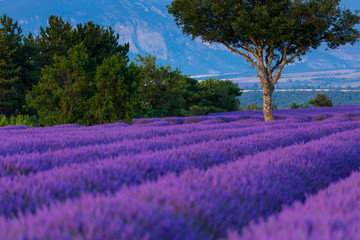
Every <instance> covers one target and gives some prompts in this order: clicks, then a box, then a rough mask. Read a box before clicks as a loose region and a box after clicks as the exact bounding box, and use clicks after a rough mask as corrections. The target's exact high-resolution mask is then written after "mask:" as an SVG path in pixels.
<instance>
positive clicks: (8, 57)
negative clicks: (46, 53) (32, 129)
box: [0, 14, 24, 115]
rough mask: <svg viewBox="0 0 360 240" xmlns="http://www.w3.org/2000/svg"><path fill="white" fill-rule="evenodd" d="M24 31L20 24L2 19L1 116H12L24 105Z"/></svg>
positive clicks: (0, 64)
mask: <svg viewBox="0 0 360 240" xmlns="http://www.w3.org/2000/svg"><path fill="white" fill-rule="evenodd" d="M21 39H22V31H21V28H20V27H19V26H18V23H17V22H15V21H13V19H11V18H10V17H8V16H7V15H6V14H4V15H3V16H2V17H0V114H5V115H10V114H14V113H16V112H18V111H19V108H21V106H22V105H23V104H24V98H23V95H24V92H23V85H22V82H21V78H20V77H19V76H20V71H21V67H20V65H19V64H18V63H19V62H20V58H21V52H20V50H21Z"/></svg>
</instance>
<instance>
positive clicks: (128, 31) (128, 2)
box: [0, 0, 360, 76]
mask: <svg viewBox="0 0 360 240" xmlns="http://www.w3.org/2000/svg"><path fill="white" fill-rule="evenodd" d="M170 2H171V1H170V0H121V1H115V0H109V1H95V0H77V1H69V0H57V1H40V0H32V1H28V0H18V1H13V0H0V14H3V13H6V14H8V15H9V16H10V17H12V18H14V19H15V20H18V21H19V23H20V25H21V26H22V28H23V30H24V33H28V32H29V31H31V32H33V33H35V34H37V33H38V31H39V26H45V25H46V22H47V19H48V17H49V16H50V15H51V14H55V15H60V16H63V17H64V18H65V19H66V20H67V21H69V22H71V23H72V24H73V25H76V24H77V23H81V22H86V21H90V20H93V21H94V22H95V23H98V24H100V25H105V26H110V25H111V26H112V27H113V28H114V29H115V30H116V31H117V32H118V33H120V36H121V42H129V43H130V46H131V57H135V56H136V54H138V53H140V54H142V55H144V54H146V53H150V54H152V55H154V56H156V57H157V58H158V59H160V62H161V63H163V64H166V63H171V64H172V65H173V66H174V67H176V66H181V69H182V72H183V73H185V74H191V75H201V74H217V73H222V74H223V73H229V72H230V73H233V72H236V73H237V74H238V75H241V76H254V75H256V72H255V70H253V69H251V68H249V65H248V64H246V63H245V61H244V60H243V58H242V57H240V56H238V55H234V54H231V53H230V52H229V51H228V50H226V49H225V48H224V47H222V46H219V45H212V46H210V45H207V44H203V43H201V41H199V40H195V41H192V40H191V38H190V37H188V36H186V35H184V34H182V32H181V29H179V28H178V27H177V26H176V24H175V22H174V21H173V20H172V17H171V16H170V15H169V14H168V13H167V8H166V5H167V4H169V3H170ZM343 4H344V5H345V6H346V7H347V8H350V9H355V8H357V9H360V2H359V1H351V0H345V1H343ZM348 68H351V69H358V68H360V44H357V45H356V46H354V47H349V46H346V47H342V48H341V49H339V50H335V51H329V52H325V49H324V48H320V49H319V50H317V51H314V52H313V53H311V54H309V55H307V56H305V57H304V59H303V62H301V63H298V64H296V65H294V66H289V67H287V69H286V70H285V72H304V71H320V70H321V71H324V70H325V71H326V70H334V69H348Z"/></svg>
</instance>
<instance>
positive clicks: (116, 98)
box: [26, 43, 139, 125]
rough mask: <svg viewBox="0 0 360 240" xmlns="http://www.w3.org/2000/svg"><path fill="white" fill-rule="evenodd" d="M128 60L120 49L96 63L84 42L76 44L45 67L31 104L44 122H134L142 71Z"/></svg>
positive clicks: (88, 123)
mask: <svg viewBox="0 0 360 240" xmlns="http://www.w3.org/2000/svg"><path fill="white" fill-rule="evenodd" d="M127 63H128V59H127V58H126V57H124V56H123V55H122V54H121V53H118V54H116V55H115V56H113V57H111V58H109V59H105V60H104V61H103V64H102V65H100V66H96V65H95V66H94V65H93V64H92V62H91V58H90V57H89V54H88V50H87V48H86V47H85V46H84V44H83V43H80V44H78V45H75V46H74V47H73V48H70V49H69V50H68V53H67V57H65V56H55V57H54V64H53V65H51V66H46V67H45V68H43V69H42V75H43V76H42V78H41V80H40V82H39V83H38V84H37V85H35V86H34V88H33V90H32V91H31V92H30V93H29V94H28V95H27V96H26V101H27V107H28V108H33V109H35V110H36V111H37V113H38V115H39V122H40V124H41V125H56V124H67V123H79V124H84V125H94V124H101V123H108V122H114V121H120V120H123V119H126V121H128V122H130V121H131V118H132V117H133V116H134V112H135V111H134V106H135V105H137V100H136V98H137V97H136V92H135V90H134V89H137V82H138V75H139V72H138V70H137V69H136V67H135V66H134V65H131V66H129V67H128V66H127ZM95 67H97V68H95ZM91 76H94V77H93V78H91Z"/></svg>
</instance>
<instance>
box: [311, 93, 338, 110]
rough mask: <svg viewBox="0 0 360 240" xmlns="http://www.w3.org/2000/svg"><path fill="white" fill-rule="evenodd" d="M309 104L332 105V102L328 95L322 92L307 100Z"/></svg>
mask: <svg viewBox="0 0 360 240" xmlns="http://www.w3.org/2000/svg"><path fill="white" fill-rule="evenodd" d="M309 104H311V105H313V106H314V107H332V106H333V103H332V102H331V101H330V99H329V97H328V96H326V95H324V94H319V93H318V94H316V98H315V99H313V100H310V101H309Z"/></svg>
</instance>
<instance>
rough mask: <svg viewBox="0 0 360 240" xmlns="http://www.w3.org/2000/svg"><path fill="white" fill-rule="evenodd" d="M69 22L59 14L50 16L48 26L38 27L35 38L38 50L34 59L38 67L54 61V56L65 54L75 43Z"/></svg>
mask: <svg viewBox="0 0 360 240" xmlns="http://www.w3.org/2000/svg"><path fill="white" fill-rule="evenodd" d="M73 32H74V30H73V27H72V26H71V24H70V23H69V22H67V21H65V20H64V19H63V18H62V17H59V16H54V15H52V16H50V17H49V19H48V26H46V27H45V28H44V27H40V34H39V36H37V38H36V43H37V44H38V45H39V52H38V55H37V56H36V58H37V59H36V61H37V63H38V64H39V66H40V68H43V67H45V66H46V65H51V64H53V63H54V56H66V55H67V53H68V50H69V49H70V48H71V47H73V46H74V45H76V44H77V43H76V41H75V37H74V33H73Z"/></svg>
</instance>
